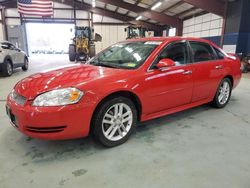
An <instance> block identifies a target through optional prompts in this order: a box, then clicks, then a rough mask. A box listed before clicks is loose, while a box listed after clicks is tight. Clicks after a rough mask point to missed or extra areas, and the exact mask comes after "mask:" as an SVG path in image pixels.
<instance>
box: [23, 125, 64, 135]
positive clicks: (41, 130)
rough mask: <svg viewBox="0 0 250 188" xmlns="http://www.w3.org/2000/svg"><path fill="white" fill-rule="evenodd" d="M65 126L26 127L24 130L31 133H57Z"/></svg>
mask: <svg viewBox="0 0 250 188" xmlns="http://www.w3.org/2000/svg"><path fill="white" fill-rule="evenodd" d="M65 128H66V126H59V127H27V128H26V130H27V131H29V132H33V133H59V132H62V131H64V129H65Z"/></svg>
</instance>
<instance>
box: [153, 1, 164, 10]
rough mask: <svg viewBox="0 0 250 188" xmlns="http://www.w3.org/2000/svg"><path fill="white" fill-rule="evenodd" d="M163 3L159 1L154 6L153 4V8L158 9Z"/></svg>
mask: <svg viewBox="0 0 250 188" xmlns="http://www.w3.org/2000/svg"><path fill="white" fill-rule="evenodd" d="M161 5H162V2H158V3H156V4H155V5H154V6H152V8H151V10H155V9H157V8H158V7H159V6H161Z"/></svg>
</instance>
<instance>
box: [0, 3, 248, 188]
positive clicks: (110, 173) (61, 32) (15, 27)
mask: <svg viewBox="0 0 250 188" xmlns="http://www.w3.org/2000/svg"><path fill="white" fill-rule="evenodd" d="M53 2H54V3H53V11H54V15H53V16H51V17H41V16H33V15H32V16H27V15H22V14H19V12H18V9H17V2H16V0H0V8H1V15H0V40H3V41H10V42H12V43H13V44H15V45H16V46H17V47H18V48H20V49H22V50H23V51H25V52H26V53H27V54H28V55H29V62H30V67H29V70H28V71H26V72H23V71H22V70H21V69H15V70H14V73H13V75H12V76H11V77H2V76H0V151H1V154H0V160H1V163H0V188H16V187H26V188H29V187H32V188H33V187H53V188H54V187H80V186H81V187H107V188H110V187H175V188H182V187H190V188H194V187H205V188H210V187H227V188H230V187H232V188H235V187H239V188H240V187H242V188H247V187H249V186H250V181H249V177H250V160H249V155H250V145H249V139H250V116H249V105H250V84H249V82H250V80H249V79H250V75H249V73H245V74H243V75H242V80H241V83H240V85H239V87H237V88H236V89H235V90H234V91H233V94H232V99H231V101H230V103H229V104H228V105H227V106H226V107H225V108H223V109H214V108H211V107H210V105H203V106H200V107H196V108H192V109H190V110H186V111H183V112H179V113H175V114H172V115H168V116H165V117H162V118H158V119H155V120H151V121H147V122H144V123H140V124H139V125H138V126H137V127H136V131H135V133H134V134H133V135H132V137H131V138H130V139H129V140H128V142H126V143H125V144H123V145H121V146H118V147H115V148H110V149H107V148H104V147H102V146H100V145H99V144H97V143H96V142H95V141H93V139H92V138H91V137H87V138H84V139H76V140H66V141H44V140H38V139H33V138H30V137H27V136H24V135H22V134H20V133H19V132H18V131H15V130H14V128H13V127H12V126H11V125H10V123H9V118H8V116H7V115H6V109H5V105H6V98H7V95H8V94H9V93H10V92H11V90H12V89H13V87H14V85H15V84H16V83H17V82H18V81H19V80H21V79H23V78H25V77H27V76H29V75H32V74H34V73H38V72H40V71H44V70H47V69H53V68H58V67H61V66H64V65H71V64H76V63H79V62H70V61H69V58H68V56H69V54H68V45H69V44H70V43H71V42H72V38H73V37H74V29H75V26H79V27H91V28H94V32H95V33H98V34H100V35H101V36H102V41H99V42H95V51H96V53H98V52H100V51H102V50H104V49H105V48H107V47H108V46H110V45H112V44H114V43H117V42H119V41H124V40H126V39H127V37H128V35H127V34H128V33H127V29H126V28H128V27H129V26H133V27H139V28H145V29H146V33H145V37H151V36H164V37H168V36H185V37H198V38H204V39H207V40H210V41H212V42H214V43H215V44H217V45H218V46H220V47H221V48H223V49H224V50H225V51H226V52H227V53H237V54H245V55H249V53H250V22H249V21H248V18H249V16H250V12H249V8H250V1H248V0H163V1H160V0H113V1H112V0H54V1H53Z"/></svg>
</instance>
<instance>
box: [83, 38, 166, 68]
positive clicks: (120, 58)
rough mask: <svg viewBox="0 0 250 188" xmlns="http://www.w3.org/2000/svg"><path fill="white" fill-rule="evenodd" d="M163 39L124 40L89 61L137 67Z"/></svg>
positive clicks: (90, 62) (111, 65) (98, 64)
mask: <svg viewBox="0 0 250 188" xmlns="http://www.w3.org/2000/svg"><path fill="white" fill-rule="evenodd" d="M160 44H161V41H146V42H145V41H144V42H124V43H118V44H115V45H113V46H111V47H109V48H107V49H106V50H104V51H103V52H101V53H99V54H98V55H97V56H96V57H94V58H93V59H91V60H90V61H89V62H88V63H89V64H92V65H96V66H106V67H111V68H123V69H135V68H138V67H139V66H141V65H142V64H143V63H144V62H145V60H146V59H147V58H148V57H149V55H150V54H151V53H152V52H153V50H154V49H155V48H156V47H157V46H159V45H160Z"/></svg>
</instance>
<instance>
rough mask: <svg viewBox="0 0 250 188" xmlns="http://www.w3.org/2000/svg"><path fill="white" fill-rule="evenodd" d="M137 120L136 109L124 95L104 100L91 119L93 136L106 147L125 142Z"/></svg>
mask: <svg viewBox="0 0 250 188" xmlns="http://www.w3.org/2000/svg"><path fill="white" fill-rule="evenodd" d="M136 122H137V111H136V108H135V105H134V104H133V102H132V101H131V100H130V99H128V98H125V97H115V98H112V99H110V100H107V101H105V102H104V103H103V104H102V105H101V106H100V107H99V108H98V110H97V111H96V113H95V116H94V119H93V125H92V126H93V133H94V136H95V138H96V139H97V140H98V141H99V142H100V143H101V144H103V145H104V146H106V147H114V146H117V145H120V144H123V143H124V142H126V141H127V140H128V138H129V136H130V135H131V134H132V132H133V130H134V128H135V126H136Z"/></svg>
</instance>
